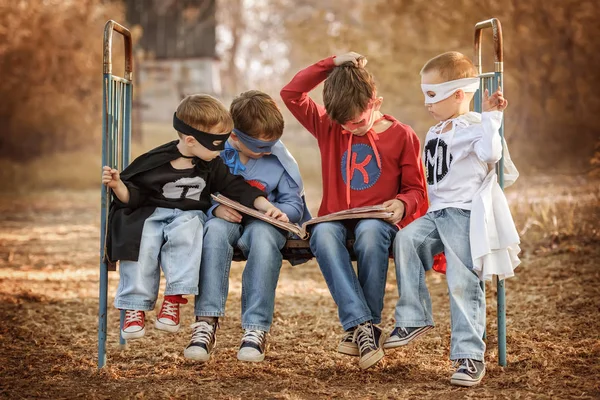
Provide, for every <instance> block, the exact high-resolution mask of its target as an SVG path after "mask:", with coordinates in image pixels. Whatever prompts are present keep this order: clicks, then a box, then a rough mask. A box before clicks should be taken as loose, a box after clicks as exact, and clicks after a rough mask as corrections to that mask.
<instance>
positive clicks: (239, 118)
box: [229, 90, 284, 140]
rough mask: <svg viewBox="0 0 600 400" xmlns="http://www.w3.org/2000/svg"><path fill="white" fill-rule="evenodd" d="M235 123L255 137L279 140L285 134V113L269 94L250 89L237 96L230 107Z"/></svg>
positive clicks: (241, 129)
mask: <svg viewBox="0 0 600 400" xmlns="http://www.w3.org/2000/svg"><path fill="white" fill-rule="evenodd" d="M229 111H230V112H231V117H232V118H233V125H234V126H235V127H236V128H237V129H239V130H240V131H242V132H244V133H245V134H247V135H249V136H250V137H253V138H255V139H259V138H263V139H265V140H277V139H279V138H281V135H283V127H284V122H283V115H281V111H279V107H277V104H276V103H275V101H274V100H273V98H272V97H271V96H269V95H268V94H266V93H264V92H261V91H260V90H249V91H247V92H244V93H242V94H240V95H239V96H237V97H236V98H235V99H233V101H232V102H231V106H230V107H229Z"/></svg>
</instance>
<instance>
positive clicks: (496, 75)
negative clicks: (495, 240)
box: [474, 18, 507, 366]
mask: <svg viewBox="0 0 600 400" xmlns="http://www.w3.org/2000/svg"><path fill="white" fill-rule="evenodd" d="M486 28H491V29H492V36H493V41H494V61H495V63H494V72H486V73H482V71H481V39H482V34H483V30H484V29H486ZM474 45H475V46H474V48H475V56H474V61H475V62H474V64H475V67H476V68H477V73H478V74H479V77H480V79H481V81H480V82H481V84H480V86H479V91H478V93H476V94H475V111H478V112H481V111H482V103H483V93H484V92H485V89H486V88H487V89H488V90H489V92H490V94H491V93H492V92H493V91H495V90H496V89H497V88H498V87H502V85H503V73H504V49H503V40H502V25H501V24H500V21H499V20H498V19H496V18H492V19H489V20H486V21H482V22H479V23H477V24H476V25H475V41H474ZM500 137H501V138H504V121H502V124H501V125H500ZM502 142H503V143H502V145H503V146H504V141H502ZM496 171H497V173H498V183H499V184H500V187H501V188H502V190H504V157H502V158H501V159H500V161H499V162H498V164H497V165H496ZM496 299H497V319H498V364H499V365H501V366H506V365H507V348H506V292H505V286H504V281H503V280H500V279H498V277H496ZM484 337H485V335H484Z"/></svg>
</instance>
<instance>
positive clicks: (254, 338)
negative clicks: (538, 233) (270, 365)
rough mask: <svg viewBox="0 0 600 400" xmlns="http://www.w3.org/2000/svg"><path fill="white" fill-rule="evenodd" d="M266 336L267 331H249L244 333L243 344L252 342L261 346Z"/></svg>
mask: <svg viewBox="0 0 600 400" xmlns="http://www.w3.org/2000/svg"><path fill="white" fill-rule="evenodd" d="M266 334H267V332H265V331H258V330H247V331H246V333H244V337H242V343H244V342H250V343H253V344H255V345H257V346H260V344H261V343H262V341H263V340H264V338H265V335H266Z"/></svg>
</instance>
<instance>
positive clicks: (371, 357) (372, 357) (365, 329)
mask: <svg viewBox="0 0 600 400" xmlns="http://www.w3.org/2000/svg"><path fill="white" fill-rule="evenodd" d="M384 339H385V337H384V334H383V332H382V330H381V329H380V328H379V327H378V326H375V325H373V323H371V321H367V322H364V323H362V324H360V325H358V326H357V327H356V330H355V331H354V341H355V342H356V344H357V345H358V351H359V354H360V360H358V366H359V367H361V368H362V369H367V368H369V367H372V366H373V365H375V364H377V363H378V362H379V360H381V359H382V358H383V356H384V355H385V354H384V352H383V348H382V347H381V345H382V342H383V341H384Z"/></svg>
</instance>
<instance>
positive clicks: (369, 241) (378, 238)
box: [354, 220, 391, 250]
mask: <svg viewBox="0 0 600 400" xmlns="http://www.w3.org/2000/svg"><path fill="white" fill-rule="evenodd" d="M384 223H385V222H383V221H377V220H367V221H363V222H361V224H360V225H359V226H358V227H357V228H356V231H355V235H356V237H355V239H356V240H355V245H354V247H355V248H357V249H361V250H363V249H364V250H369V249H373V248H380V247H388V248H389V246H390V245H391V240H390V236H389V233H388V230H387V229H386V228H387V227H385V226H383V224H384Z"/></svg>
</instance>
